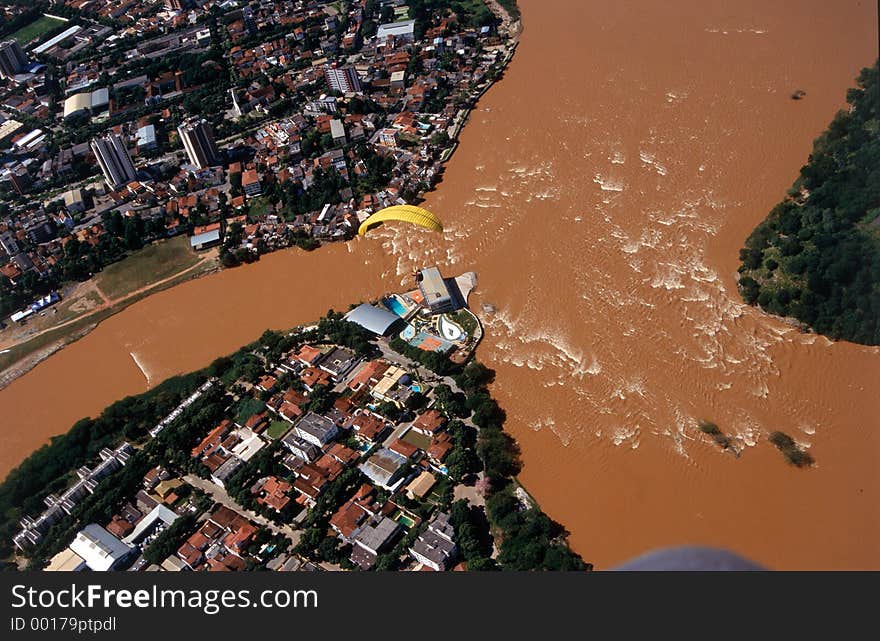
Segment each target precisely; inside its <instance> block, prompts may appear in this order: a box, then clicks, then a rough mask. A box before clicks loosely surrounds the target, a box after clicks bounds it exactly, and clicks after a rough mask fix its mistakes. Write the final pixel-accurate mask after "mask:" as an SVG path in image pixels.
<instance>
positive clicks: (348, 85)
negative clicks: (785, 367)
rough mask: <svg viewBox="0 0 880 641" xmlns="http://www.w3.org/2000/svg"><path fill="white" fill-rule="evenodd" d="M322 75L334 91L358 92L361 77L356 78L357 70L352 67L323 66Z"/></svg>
mask: <svg viewBox="0 0 880 641" xmlns="http://www.w3.org/2000/svg"><path fill="white" fill-rule="evenodd" d="M324 77H325V78H327V84H328V85H330V88H331V89H333V90H335V91H341V92H342V93H360V91H361V79H360V78H358V75H357V71H355V70H354V67H341V68H340V67H336V66H332V67H331V66H329V65H328V66H326V67H324Z"/></svg>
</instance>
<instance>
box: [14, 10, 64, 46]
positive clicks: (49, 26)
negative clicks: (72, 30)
mask: <svg viewBox="0 0 880 641" xmlns="http://www.w3.org/2000/svg"><path fill="white" fill-rule="evenodd" d="M62 24H64V21H63V20H59V19H58V18H49V17H47V16H40V17H39V18H37V19H36V20H34V21H33V22H32V23H30V24H29V25H27V26H25V27H22V28H21V29H19V30H18V31H16V32H15V33H13V34H12V37H13V38H14V39H15V40H18V44H20V45H21V46H24V45H26V44H27V43H29V42H30V41H31V40H33V39H34V38H42V36H43V34H46V33H49V32H50V31H52V30H53V29H55V28H56V27H58V26H60V25H62Z"/></svg>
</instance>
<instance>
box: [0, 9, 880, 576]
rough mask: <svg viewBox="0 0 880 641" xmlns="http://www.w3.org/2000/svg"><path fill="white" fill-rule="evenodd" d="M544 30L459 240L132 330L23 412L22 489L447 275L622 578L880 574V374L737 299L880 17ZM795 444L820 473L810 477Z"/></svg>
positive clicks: (340, 261) (382, 250) (502, 113)
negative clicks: (170, 384) (762, 568)
mask: <svg viewBox="0 0 880 641" xmlns="http://www.w3.org/2000/svg"><path fill="white" fill-rule="evenodd" d="M520 5H521V7H522V10H523V17H524V23H525V29H524V32H523V34H522V36H521V41H520V46H519V49H518V50H517V54H516V57H515V58H514V61H513V63H512V65H511V67H510V68H509V69H508V71H507V73H506V75H505V77H504V79H503V80H501V81H500V82H499V83H498V84H497V85H496V86H495V87H493V88H492V89H491V90H490V91H489V93H488V94H487V95H486V96H485V97H484V98H483V99H482V100H481V101H480V104H479V106H478V109H477V110H475V111H474V112H473V113H472V115H471V120H470V123H469V124H468V126H467V127H466V128H465V131H464V134H463V136H462V140H461V145H460V147H459V149H458V151H457V152H456V154H455V156H454V157H453V159H452V161H451V162H450V164H449V166H448V168H447V172H446V174H445V178H444V180H443V182H442V183H441V184H440V185H439V187H438V189H437V191H435V192H434V193H432V194H430V195H429V196H428V198H427V201H426V203H425V206H427V207H428V208H429V209H431V210H432V211H434V212H435V213H437V214H438V215H439V216H440V217H441V218H442V219H443V220H444V223H445V225H446V231H445V232H444V233H443V234H437V235H432V234H430V233H428V232H423V231H421V230H415V229H412V228H404V227H391V226H386V227H384V228H381V229H379V230H377V231H376V232H375V233H373V234H371V235H370V236H369V237H368V238H366V239H356V240H355V241H352V242H351V243H349V244H348V245H335V246H330V247H325V248H323V249H321V250H319V251H317V252H314V253H311V254H306V253H303V252H300V251H287V252H281V253H277V254H273V255H269V256H265V257H263V258H262V259H261V261H260V262H259V263H258V264H256V265H252V266H248V267H243V268H240V269H236V270H230V271H225V272H222V273H220V274H216V275H212V276H209V277H206V278H203V279H200V280H198V281H194V282H190V283H187V284H184V285H181V286H178V287H175V288H174V289H171V290H168V291H165V292H162V293H159V294H156V295H154V296H152V297H150V298H148V299H146V300H144V301H141V302H139V303H137V304H135V305H133V306H132V307H130V308H128V309H127V310H125V311H123V312H122V313H120V314H118V315H116V316H115V317H113V318H111V319H109V320H107V321H105V322H104V323H102V324H101V325H100V326H99V327H98V328H97V329H96V330H95V331H93V332H92V333H91V334H89V335H88V336H87V337H85V338H84V339H82V340H80V341H78V342H77V343H74V344H73V345H70V346H69V347H67V348H66V349H64V350H62V351H61V352H59V353H57V354H56V355H54V356H52V357H51V358H49V359H48V360H47V361H45V362H44V363H42V364H40V365H39V366H38V367H36V368H35V369H34V370H33V371H31V372H30V373H29V374H27V375H25V376H24V377H22V378H20V379H19V380H17V381H15V382H14V383H13V384H11V385H10V386H9V387H8V388H6V389H5V390H3V391H2V392H0V416H2V417H3V443H4V447H3V448H2V452H0V473H2V474H5V473H6V472H8V470H9V469H11V468H12V467H13V466H14V465H16V464H17V463H18V462H19V461H20V460H21V459H22V458H23V457H24V456H26V455H27V454H28V453H29V452H30V451H32V450H33V449H34V448H36V447H38V446H39V445H40V444H41V443H43V442H44V441H45V440H46V439H47V438H48V437H50V436H51V435H53V434H58V433H60V432H62V431H64V430H65V429H66V428H67V427H69V425H70V424H71V423H72V422H73V421H75V420H76V419H78V418H80V417H82V416H84V415H88V414H95V413H97V412H99V411H100V409H101V408H102V407H104V406H105V405H107V404H108V403H110V402H112V401H113V400H115V399H117V398H120V397H122V396H124V395H126V394H132V393H137V392H140V391H142V390H144V389H146V388H147V387H148V385H150V384H154V383H156V382H159V381H160V380H162V379H163V378H165V377H167V376H169V375H172V374H174V373H177V372H183V371H188V370H191V369H194V368H197V367H200V366H203V365H205V364H207V363H209V362H210V361H211V360H212V359H213V358H215V357H216V356H218V355H220V354H223V353H227V352H230V351H232V350H234V349H235V348H237V347H238V346H239V345H241V344H243V343H245V342H247V341H250V340H252V339H254V338H255V337H256V336H258V335H259V334H260V333H261V332H262V331H263V330H264V329H265V328H267V327H272V328H283V327H287V326H292V325H295V324H298V323H302V322H307V321H309V320H313V319H315V318H316V317H317V316H319V315H320V314H321V313H323V312H324V311H326V310H327V308H329V307H335V308H336V309H344V308H346V306H347V304H348V303H349V302H354V301H358V300H362V299H367V298H370V297H373V296H376V295H378V294H380V293H382V292H384V291H388V290H395V289H398V288H399V286H400V285H401V284H402V283H406V284H407V285H409V284H411V281H410V279H409V274H410V273H411V272H412V270H413V269H414V268H417V267H420V266H422V265H423V264H425V263H437V264H438V265H440V267H441V269H443V271H444V272H445V273H447V274H453V273H458V272H461V271H467V270H474V271H476V272H477V273H478V275H479V287H478V290H477V292H476V293H475V295H474V298H473V299H472V301H471V302H472V307H473V308H474V309H475V311H477V313H478V314H480V315H481V317H482V319H483V321H484V323H485V325H486V328H487V336H486V338H485V340H484V342H483V344H482V345H481V347H480V358H481V359H482V360H484V361H485V362H487V363H488V364H489V365H490V366H491V367H493V368H495V369H496V370H497V381H496V383H495V385H494V389H493V392H494V393H495V394H496V396H497V398H498V400H499V401H500V403H501V404H502V406H503V407H504V408H505V409H506V411H507V413H508V417H509V421H508V429H509V430H510V431H511V432H512V434H513V435H514V436H515V437H516V438H517V440H518V441H519V443H520V444H521V446H522V450H523V459H524V461H525V469H524V471H523V474H522V477H521V478H522V481H523V482H524V484H525V485H526V486H527V487H528V489H529V491H530V492H531V493H532V494H533V495H534V496H535V497H536V498H537V499H538V500H539V501H540V503H541V505H542V507H543V508H544V509H545V511H547V512H548V514H550V515H551V516H552V517H553V518H555V519H557V520H559V521H560V522H562V523H563V524H565V525H566V527H567V528H568V529H569V530H570V532H571V543H572V545H573V546H574V547H575V549H576V550H577V551H578V552H580V553H581V554H582V555H583V556H584V558H585V559H587V560H589V561H592V562H594V563H595V565H596V567H597V568H605V567H609V566H611V565H613V564H614V563H617V562H619V561H621V560H624V559H626V558H628V557H631V556H633V555H635V554H638V553H641V552H644V551H646V550H648V549H652V548H656V547H660V546H666V545H677V544H684V543H697V544H707V545H715V546H723V547H726V548H729V549H731V550H734V551H736V552H739V553H742V554H744V555H747V556H749V557H751V558H753V559H754V560H756V561H758V562H760V563H763V564H765V565H766V566H768V567H772V568H778V569H803V568H821V569H831V568H836V569H850V568H853V569H854V568H874V569H876V568H880V511H878V509H877V506H878V505H880V471H878V470H880V467H878V460H880V432H878V428H880V425H878V418H877V417H878V415H880V394H878V393H877V390H876V381H877V377H878V375H880V350H878V349H877V348H869V347H862V346H856V345H851V344H847V343H832V342H830V341H828V340H826V339H825V338H823V337H820V336H816V335H810V334H802V333H800V332H798V331H797V330H795V329H793V328H791V327H790V326H788V325H786V324H785V323H783V322H781V321H780V320H778V319H774V318H771V317H768V316H766V315H764V314H762V313H761V312H759V311H757V310H755V309H753V308H749V307H746V306H744V305H743V304H742V303H741V301H740V299H739V296H738V295H737V293H736V286H735V280H734V275H735V273H736V267H737V253H738V251H739V248H740V247H741V246H742V243H743V240H744V238H745V237H746V236H747V235H748V233H749V232H750V231H751V230H752V229H753V228H754V226H755V225H756V224H757V223H758V222H759V221H760V220H761V219H763V217H764V216H765V215H766V213H767V212H768V211H769V209H770V208H771V207H772V206H773V205H774V204H775V203H776V202H777V201H779V200H780V198H782V197H783V196H784V194H785V191H786V189H787V188H788V187H789V186H790V184H791V182H792V181H793V179H794V178H795V176H796V174H797V171H798V169H799V168H800V166H801V165H802V164H803V163H804V162H805V161H806V158H807V156H808V154H809V151H810V148H811V144H812V140H813V139H814V138H815V137H816V136H817V135H818V134H819V133H820V132H821V131H822V130H823V129H824V128H825V126H826V125H827V124H828V122H829V121H830V120H831V118H832V117H833V115H834V113H835V111H836V110H838V109H840V108H841V107H842V106H843V105H844V96H845V92H846V89H847V88H848V87H850V86H852V84H853V79H854V77H855V76H856V75H857V73H858V71H859V69H860V68H861V67H864V66H867V65H869V64H871V63H872V62H873V60H874V59H875V57H876V55H877V49H876V43H877V33H876V27H877V15H876V4H875V3H873V2H869V1H867V0H862V1H861V2H858V1H853V0H849V1H841V2H834V3H828V2H821V1H818V0H810V1H799V2H771V3H768V2H757V1H741V2H736V3H730V2H725V1H720V0H710V1H705V0H702V1H699V2H698V1H696V0H688V1H677V2H664V3H659V2H648V1H645V2H627V1H615V2H594V1H586V0H569V1H562V0H557V1H554V2H547V1H546V0H545V1H543V2H541V1H539V0H520ZM796 89H802V90H804V91H806V97H805V98H804V99H803V100H800V101H794V100H792V99H791V98H790V94H791V93H792V92H793V91H795V90H796ZM701 419H705V420H711V421H713V422H715V423H717V424H718V426H719V427H720V429H721V430H722V431H724V432H725V433H726V434H727V435H728V436H730V437H732V438H734V440H735V443H736V446H737V449H738V450H740V452H741V453H740V455H739V456H738V457H737V456H734V455H732V454H730V453H724V452H722V451H720V450H719V448H718V447H717V446H715V445H714V444H713V443H712V442H711V441H710V440H709V439H708V438H706V437H701V434H700V432H699V430H698V429H697V422H698V421H699V420H701ZM773 430H781V431H783V432H786V433H787V434H789V435H790V436H792V437H793V438H795V439H796V440H797V441H798V442H799V443H801V444H802V445H803V446H804V447H808V448H809V451H810V453H811V454H812V455H813V457H814V458H815V460H816V465H815V466H814V467H813V468H812V469H806V470H800V469H796V468H794V467H792V466H789V465H788V464H787V463H786V462H785V461H784V459H783V458H782V456H781V454H780V453H779V452H778V451H776V449H775V448H774V447H773V446H772V445H771V444H769V443H768V441H767V434H768V433H769V432H770V431H773Z"/></svg>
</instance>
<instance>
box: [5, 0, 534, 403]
mask: <svg viewBox="0 0 880 641" xmlns="http://www.w3.org/2000/svg"><path fill="white" fill-rule="evenodd" d="M488 4H489V6H490V9H491V10H492V11H493V13H495V14H496V15H497V16H498V18H499V20H501V25H500V26H499V33H500V34H501V35H502V36H503V37H504V43H503V44H500V45H497V46H496V47H495V48H497V49H499V50H502V51H505V52H506V53H505V56H504V58H503V59H502V62H501V64H500V68H499V70H498V72H497V73H496V74H487V76H486V77H485V80H484V81H482V82H481V83H479V84H478V85H476V86H475V87H474V88H473V89H472V90H471V92H470V95H469V97H468V100H467V102H466V104H465V105H464V106H463V108H462V109H461V110H460V111H459V112H458V114H457V115H456V117H455V120H454V125H453V126H452V127H451V129H450V140H451V143H452V144H451V146H449V147H448V148H446V149H445V150H444V151H443V153H442V154H441V156H440V164H441V171H442V169H443V168H445V166H446V164H447V163H448V162H449V160H450V159H451V157H452V154H453V153H454V152H455V149H456V148H457V147H458V139H459V136H460V135H461V132H462V130H463V129H464V127H465V125H466V124H467V121H468V118H469V115H470V113H471V111H472V110H473V109H474V108H475V106H476V104H477V102H478V101H479V100H480V98H481V97H482V96H484V95H485V94H486V92H487V91H489V89H490V88H491V87H492V86H493V85H494V84H495V83H496V82H497V81H498V80H500V78H501V77H502V76H503V73H504V70H505V69H506V68H507V67H508V65H509V64H510V62H511V60H512V59H513V56H514V53H515V51H516V46H517V43H518V37H519V33H520V31H521V21H520V20H519V19H516V20H513V19H511V17H510V15H509V14H508V12H507V10H506V9H504V7H502V6H501V5H499V4H498V3H497V2H490V3H488ZM236 137H240V134H239V135H237V136H236ZM439 178H440V174H438V175H437V182H439ZM437 182H433V183H430V184H429V185H428V189H427V190H425V191H420V192H417V193H416V194H415V195H414V197H413V198H412V199H411V200H412V202H414V203H415V202H420V201H422V200H423V199H424V197H425V196H426V195H427V194H428V193H430V192H431V191H433V190H434V189H436V186H437ZM174 240H175V241H176V240H177V239H174ZM350 240H351V239H350V238H345V239H344V240H343V242H350ZM160 242H161V243H167V242H172V241H160ZM328 242H333V241H328V240H322V241H320V242H319V246H318V247H317V249H318V250H320V249H321V247H320V245H323V244H325V243H328ZM152 246H155V243H154V245H152ZM152 246H151V247H152ZM283 249H288V247H282V248H279V249H277V250H269V251H266V252H264V253H263V254H262V255H267V254H268V253H272V252H273V251H281V250H283ZM144 251H146V250H141V252H144ZM310 251H314V250H310ZM215 256H216V254H215V253H212V254H211V257H212V258H214V257H215ZM128 260H131V259H130V258H126V259H123V261H122V262H125V261H128ZM204 261H205V259H204V258H203V259H201V261H200V262H199V264H202V263H203V262H204ZM112 267H113V266H112V265H111V266H110V267H108V268H107V269H110V268H112ZM220 268H221V267H220V265H219V264H218V265H214V266H213V267H211V268H206V269H199V270H194V271H190V270H185V271H186V274H184V272H181V273H180V274H178V275H175V276H173V277H168V278H163V279H160V280H157V281H155V282H153V283H150V284H147V285H144V286H143V287H142V288H141V289H140V290H139V291H138V292H133V293H131V294H127V295H125V296H123V297H121V298H119V299H118V300H108V297H107V296H105V295H102V294H101V293H100V292H98V295H99V296H100V297H101V298H102V299H103V302H102V303H98V304H97V305H96V304H93V303H87V305H88V306H89V309H88V310H87V311H86V312H85V313H84V314H81V315H79V316H77V317H76V318H72V319H69V320H65V321H64V322H63V323H61V324H59V325H55V326H52V327H47V328H45V329H42V330H40V331H38V332H37V333H36V334H32V333H31V334H29V335H27V336H26V339H25V340H22V341H17V340H15V339H11V340H10V339H9V338H7V337H3V336H2V335H0V390H2V389H3V388H5V387H6V386H8V385H9V384H10V383H11V382H12V381H14V380H15V379H17V378H19V377H20V376H22V375H24V374H26V373H27V372H29V371H30V370H32V369H33V368H34V367H35V366H36V365H38V364H39V363H41V362H42V361H44V360H45V359H47V358H49V357H51V356H52V355H53V354H55V353H57V352H58V351H59V350H61V349H63V348H64V347H66V346H67V345H69V344H71V343H73V342H75V341H77V340H79V339H81V338H82V337H84V336H86V335H87V334H88V333H89V332H91V331H92V330H94V329H95V327H97V326H98V324H99V323H101V322H103V321H104V320H106V319H107V318H109V317H111V316H112V315H114V314H116V313H118V312H120V311H122V310H123V309H125V308H126V307H128V306H129V305H131V304H132V303H134V302H137V301H139V300H141V299H143V298H145V297H146V296H149V295H150V294H154V293H157V292H159V291H163V290H164V289H168V288H170V287H172V286H174V285H176V284H180V283H183V282H186V281H188V280H192V279H195V278H199V277H201V276H205V275H208V274H210V273H213V272H215V271H217V270H218V269H220ZM100 277H101V276H100V274H97V275H95V276H94V277H93V278H92V281H94V280H95V279H98V278H100Z"/></svg>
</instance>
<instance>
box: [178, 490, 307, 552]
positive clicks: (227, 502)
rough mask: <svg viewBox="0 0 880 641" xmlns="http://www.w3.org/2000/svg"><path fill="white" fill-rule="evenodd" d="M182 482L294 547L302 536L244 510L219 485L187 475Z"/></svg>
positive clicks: (297, 532) (287, 527) (296, 531)
mask: <svg viewBox="0 0 880 641" xmlns="http://www.w3.org/2000/svg"><path fill="white" fill-rule="evenodd" d="M183 480H184V481H186V482H187V483H189V484H190V485H192V486H193V487H196V488H198V489H200V490H202V491H203V492H205V493H206V494H207V495H208V496H210V497H211V498H212V499H214V500H215V501H217V502H218V503H219V504H220V505H224V506H226V507H228V508H229V509H230V510H233V511H235V512H238V513H239V514H241V515H242V516H243V517H245V518H248V519H250V520H251V521H253V522H254V523H259V524H260V525H265V526H266V527H267V528H268V529H269V530H271V531H272V532H273V533H274V534H281V535H282V536H286V537H287V538H288V539H290V541H291V542H292V543H293V544H294V545H296V544H297V543H299V539H300V537H301V536H302V532H300V531H299V530H294V529H293V528H292V527H290V526H289V525H285V526H283V527H279V526H278V525H276V524H275V523H272V521H270V520H269V519H267V518H266V517H264V516H260V515H259V514H257V513H255V512H252V511H251V510H246V509H244V508H243V507H242V506H240V505H239V504H238V503H236V502H235V499H233V498H232V497H231V496H229V494H228V493H227V492H226V490H224V489H223V488H222V487H220V486H219V485H216V484H215V483H212V482H211V481H208V480H206V479H203V478H199V477H198V476H194V475H192V474H187V475H186V476H184V477H183Z"/></svg>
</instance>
